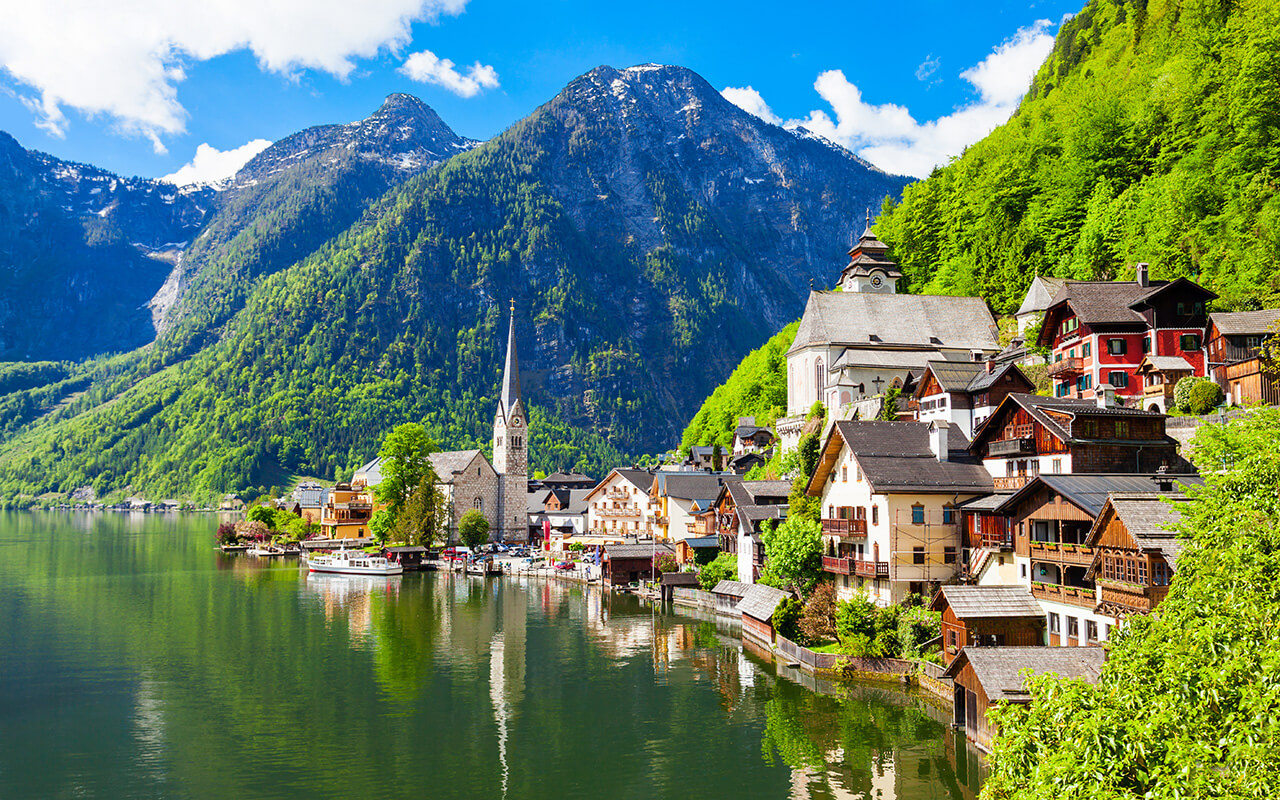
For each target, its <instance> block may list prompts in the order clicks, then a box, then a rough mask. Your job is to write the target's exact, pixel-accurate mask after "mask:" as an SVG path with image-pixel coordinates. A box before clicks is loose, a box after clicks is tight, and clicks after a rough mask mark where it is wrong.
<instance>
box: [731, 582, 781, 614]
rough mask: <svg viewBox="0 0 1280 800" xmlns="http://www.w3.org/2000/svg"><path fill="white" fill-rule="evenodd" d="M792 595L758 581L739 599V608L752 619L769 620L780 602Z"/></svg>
mask: <svg viewBox="0 0 1280 800" xmlns="http://www.w3.org/2000/svg"><path fill="white" fill-rule="evenodd" d="M790 596H791V595H790V594H789V593H787V592H784V591H782V590H781V589H775V588H773V587H772V586H765V585H764V584H763V583H757V584H754V585H752V587H751V588H750V589H749V590H748V591H747V593H746V594H745V595H743V596H742V599H741V600H740V601H738V610H739V611H741V612H742V613H743V614H746V615H747V616H748V617H751V618H752V619H757V620H760V621H761V622H768V621H769V619H770V618H771V617H772V616H773V612H774V611H776V610H777V609H778V604H779V603H781V602H782V601H783V600H786V599H787V598H788V597H790Z"/></svg>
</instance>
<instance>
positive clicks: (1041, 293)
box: [1013, 275, 1066, 336]
mask: <svg viewBox="0 0 1280 800" xmlns="http://www.w3.org/2000/svg"><path fill="white" fill-rule="evenodd" d="M1065 284H1066V281H1065V280H1063V279H1062V278H1048V277H1045V276H1043V275H1037V276H1035V277H1034V278H1032V279H1031V285H1030V286H1028V287H1027V294H1026V296H1025V297H1023V298H1022V305H1020V306H1018V310H1017V311H1016V312H1014V315H1013V318H1014V319H1015V320H1017V323H1018V335H1019V336H1026V335H1027V332H1028V331H1029V330H1030V329H1031V328H1034V327H1035V326H1036V325H1038V324H1039V323H1040V320H1042V319H1044V312H1045V311H1046V310H1048V308H1049V306H1051V305H1053V298H1054V297H1055V296H1056V295H1057V294H1058V292H1060V291H1062V287H1063V285H1065Z"/></svg>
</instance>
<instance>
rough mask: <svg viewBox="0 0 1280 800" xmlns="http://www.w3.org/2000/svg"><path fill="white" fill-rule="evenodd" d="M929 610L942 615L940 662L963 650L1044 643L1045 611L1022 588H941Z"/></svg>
mask: <svg viewBox="0 0 1280 800" xmlns="http://www.w3.org/2000/svg"><path fill="white" fill-rule="evenodd" d="M929 608H930V609H931V610H932V611H936V612H939V613H940V614H941V615H942V662H943V664H947V665H949V664H950V663H951V662H952V661H954V660H955V657H956V656H957V655H958V654H959V653H960V648H962V647H1004V646H1006V645H1011V646H1012V645H1016V646H1031V645H1043V644H1044V612H1043V611H1041V610H1040V604H1039V603H1037V602H1036V599H1035V598H1034V597H1032V596H1031V592H1029V591H1028V590H1027V587H1025V586H943V587H942V588H941V589H939V590H938V593H937V594H935V595H934V596H933V602H932V603H930V605H929Z"/></svg>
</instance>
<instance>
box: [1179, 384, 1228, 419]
mask: <svg viewBox="0 0 1280 800" xmlns="http://www.w3.org/2000/svg"><path fill="white" fill-rule="evenodd" d="M1222 400H1223V395H1222V387H1220V386H1218V384H1216V383H1214V382H1213V381H1209V380H1206V381H1201V382H1200V383H1197V384H1195V385H1194V386H1192V387H1191V396H1190V398H1189V399H1188V401H1187V405H1188V406H1189V407H1190V409H1191V413H1192V414H1197V415H1199V414H1208V413H1209V412H1210V411H1212V410H1213V409H1215V408H1217V407H1218V404H1219V403H1221V402H1222Z"/></svg>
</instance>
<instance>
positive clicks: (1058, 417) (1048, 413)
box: [969, 392, 1175, 453]
mask: <svg viewBox="0 0 1280 800" xmlns="http://www.w3.org/2000/svg"><path fill="white" fill-rule="evenodd" d="M1010 404H1017V405H1019V406H1021V407H1022V408H1023V409H1025V410H1026V412H1027V414H1028V415H1030V417H1031V418H1032V419H1033V420H1035V421H1036V422H1038V423H1040V424H1041V425H1043V426H1044V427H1045V429H1046V430H1048V431H1049V433H1050V434H1052V435H1053V436H1055V437H1056V438H1058V439H1059V440H1061V441H1063V442H1068V443H1070V442H1101V441H1109V440H1105V439H1086V438H1082V437H1077V436H1073V435H1072V434H1071V433H1070V431H1069V430H1068V428H1066V427H1064V424H1068V423H1069V420H1074V419H1076V418H1077V417H1122V418H1132V419H1152V418H1156V419H1164V417H1165V415H1164V414H1161V413H1160V412H1158V411H1143V410H1142V409H1139V408H1125V407H1123V406H1107V407H1105V408H1103V407H1100V406H1099V405H1098V402H1097V400H1082V399H1080V398H1076V397H1042V396H1040V395H1038V394H1026V393H1024V392H1012V393H1010V394H1008V395H1006V396H1005V398H1004V400H1002V401H1001V402H1000V405H999V406H998V407H997V408H996V410H995V411H994V412H993V413H992V414H991V416H990V417H987V419H986V421H985V422H984V423H983V424H982V425H981V426H980V427H979V428H978V429H977V430H976V431H974V434H973V442H972V443H971V444H970V445H969V450H970V451H971V452H974V453H978V452H981V449H980V444H981V442H983V441H985V440H986V439H988V438H991V436H992V435H994V434H996V433H997V432H998V429H997V428H994V427H992V426H993V425H995V424H996V423H995V420H998V419H1000V418H1001V417H1002V416H1003V414H1004V411H1005V410H1006V409H1007V408H1008V406H1009V405H1010ZM1063 417H1067V418H1068V419H1067V420H1064V419H1063ZM1164 441H1166V442H1167V443H1169V444H1174V443H1175V442H1174V440H1173V439H1171V438H1169V437H1167V436H1166V437H1164Z"/></svg>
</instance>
